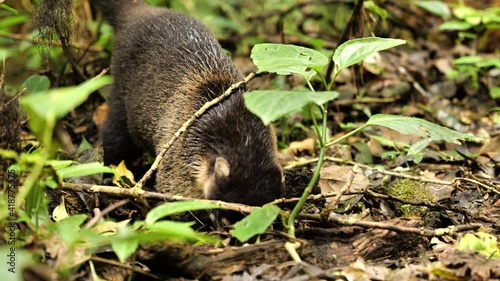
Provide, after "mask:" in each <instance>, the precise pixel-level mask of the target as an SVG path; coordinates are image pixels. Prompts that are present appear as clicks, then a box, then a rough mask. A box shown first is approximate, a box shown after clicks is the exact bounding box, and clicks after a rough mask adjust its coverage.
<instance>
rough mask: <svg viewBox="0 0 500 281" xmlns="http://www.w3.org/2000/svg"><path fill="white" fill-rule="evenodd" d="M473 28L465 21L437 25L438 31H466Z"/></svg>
mask: <svg viewBox="0 0 500 281" xmlns="http://www.w3.org/2000/svg"><path fill="white" fill-rule="evenodd" d="M473 26H474V25H472V24H470V23H468V22H465V21H447V22H444V23H442V24H441V25H439V30H468V29H470V28H472V27H473Z"/></svg>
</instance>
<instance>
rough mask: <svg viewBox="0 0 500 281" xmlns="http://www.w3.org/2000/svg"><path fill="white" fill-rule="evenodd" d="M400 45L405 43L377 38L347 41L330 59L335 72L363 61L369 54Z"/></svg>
mask: <svg viewBox="0 0 500 281" xmlns="http://www.w3.org/2000/svg"><path fill="white" fill-rule="evenodd" d="M402 44H406V41H405V40H401V39H391V38H379V37H368V38H359V39H354V40H349V41H347V42H345V43H344V44H342V45H340V46H339V47H338V48H337V49H336V50H335V53H334V54H333V58H332V59H333V61H334V62H335V66H336V72H337V73H338V72H339V71H341V70H342V69H344V68H347V67H349V66H351V65H354V64H357V63H359V62H361V61H363V60H364V59H366V58H367V57H368V56H369V55H371V54H374V53H377V52H380V51H383V50H386V49H389V48H392V47H396V46H399V45H402Z"/></svg>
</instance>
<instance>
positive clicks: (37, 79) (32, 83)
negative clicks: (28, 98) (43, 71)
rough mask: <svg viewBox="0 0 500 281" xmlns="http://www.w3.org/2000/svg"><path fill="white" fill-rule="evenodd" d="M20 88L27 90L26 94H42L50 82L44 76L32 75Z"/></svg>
mask: <svg viewBox="0 0 500 281" xmlns="http://www.w3.org/2000/svg"><path fill="white" fill-rule="evenodd" d="M21 88H26V89H28V90H27V91H28V92H27V93H35V92H44V91H47V90H48V89H49V88H50V80H49V78H48V77H47V76H45V75H38V74H34V75H31V76H30V77H28V79H26V81H24V83H23V85H22V86H21Z"/></svg>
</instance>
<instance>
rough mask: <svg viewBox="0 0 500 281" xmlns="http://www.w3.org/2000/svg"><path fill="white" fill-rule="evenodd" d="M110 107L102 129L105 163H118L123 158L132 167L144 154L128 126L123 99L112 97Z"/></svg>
mask: <svg viewBox="0 0 500 281" xmlns="http://www.w3.org/2000/svg"><path fill="white" fill-rule="evenodd" d="M112 102H114V104H110V107H109V108H110V109H109V111H108V116H107V118H106V122H104V127H103V129H102V135H101V136H102V142H103V149H104V164H106V165H110V164H113V165H118V164H120V162H121V161H122V160H125V164H126V165H127V166H128V167H130V166H131V165H132V162H134V161H135V160H137V158H139V157H140V156H141V155H142V151H141V149H139V148H138V147H137V146H135V145H134V143H133V141H132V138H131V136H130V134H129V131H128V128H127V114H126V111H125V106H124V104H123V101H122V100H121V99H110V103H112Z"/></svg>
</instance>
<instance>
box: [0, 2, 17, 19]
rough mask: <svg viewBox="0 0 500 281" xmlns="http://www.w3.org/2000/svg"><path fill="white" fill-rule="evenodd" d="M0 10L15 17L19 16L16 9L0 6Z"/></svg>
mask: <svg viewBox="0 0 500 281" xmlns="http://www.w3.org/2000/svg"><path fill="white" fill-rule="evenodd" d="M0 8H2V9H4V10H6V11H9V12H11V13H12V14H14V15H16V16H17V15H19V12H18V11H17V10H16V9H14V8H12V7H10V6H7V5H5V4H0Z"/></svg>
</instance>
